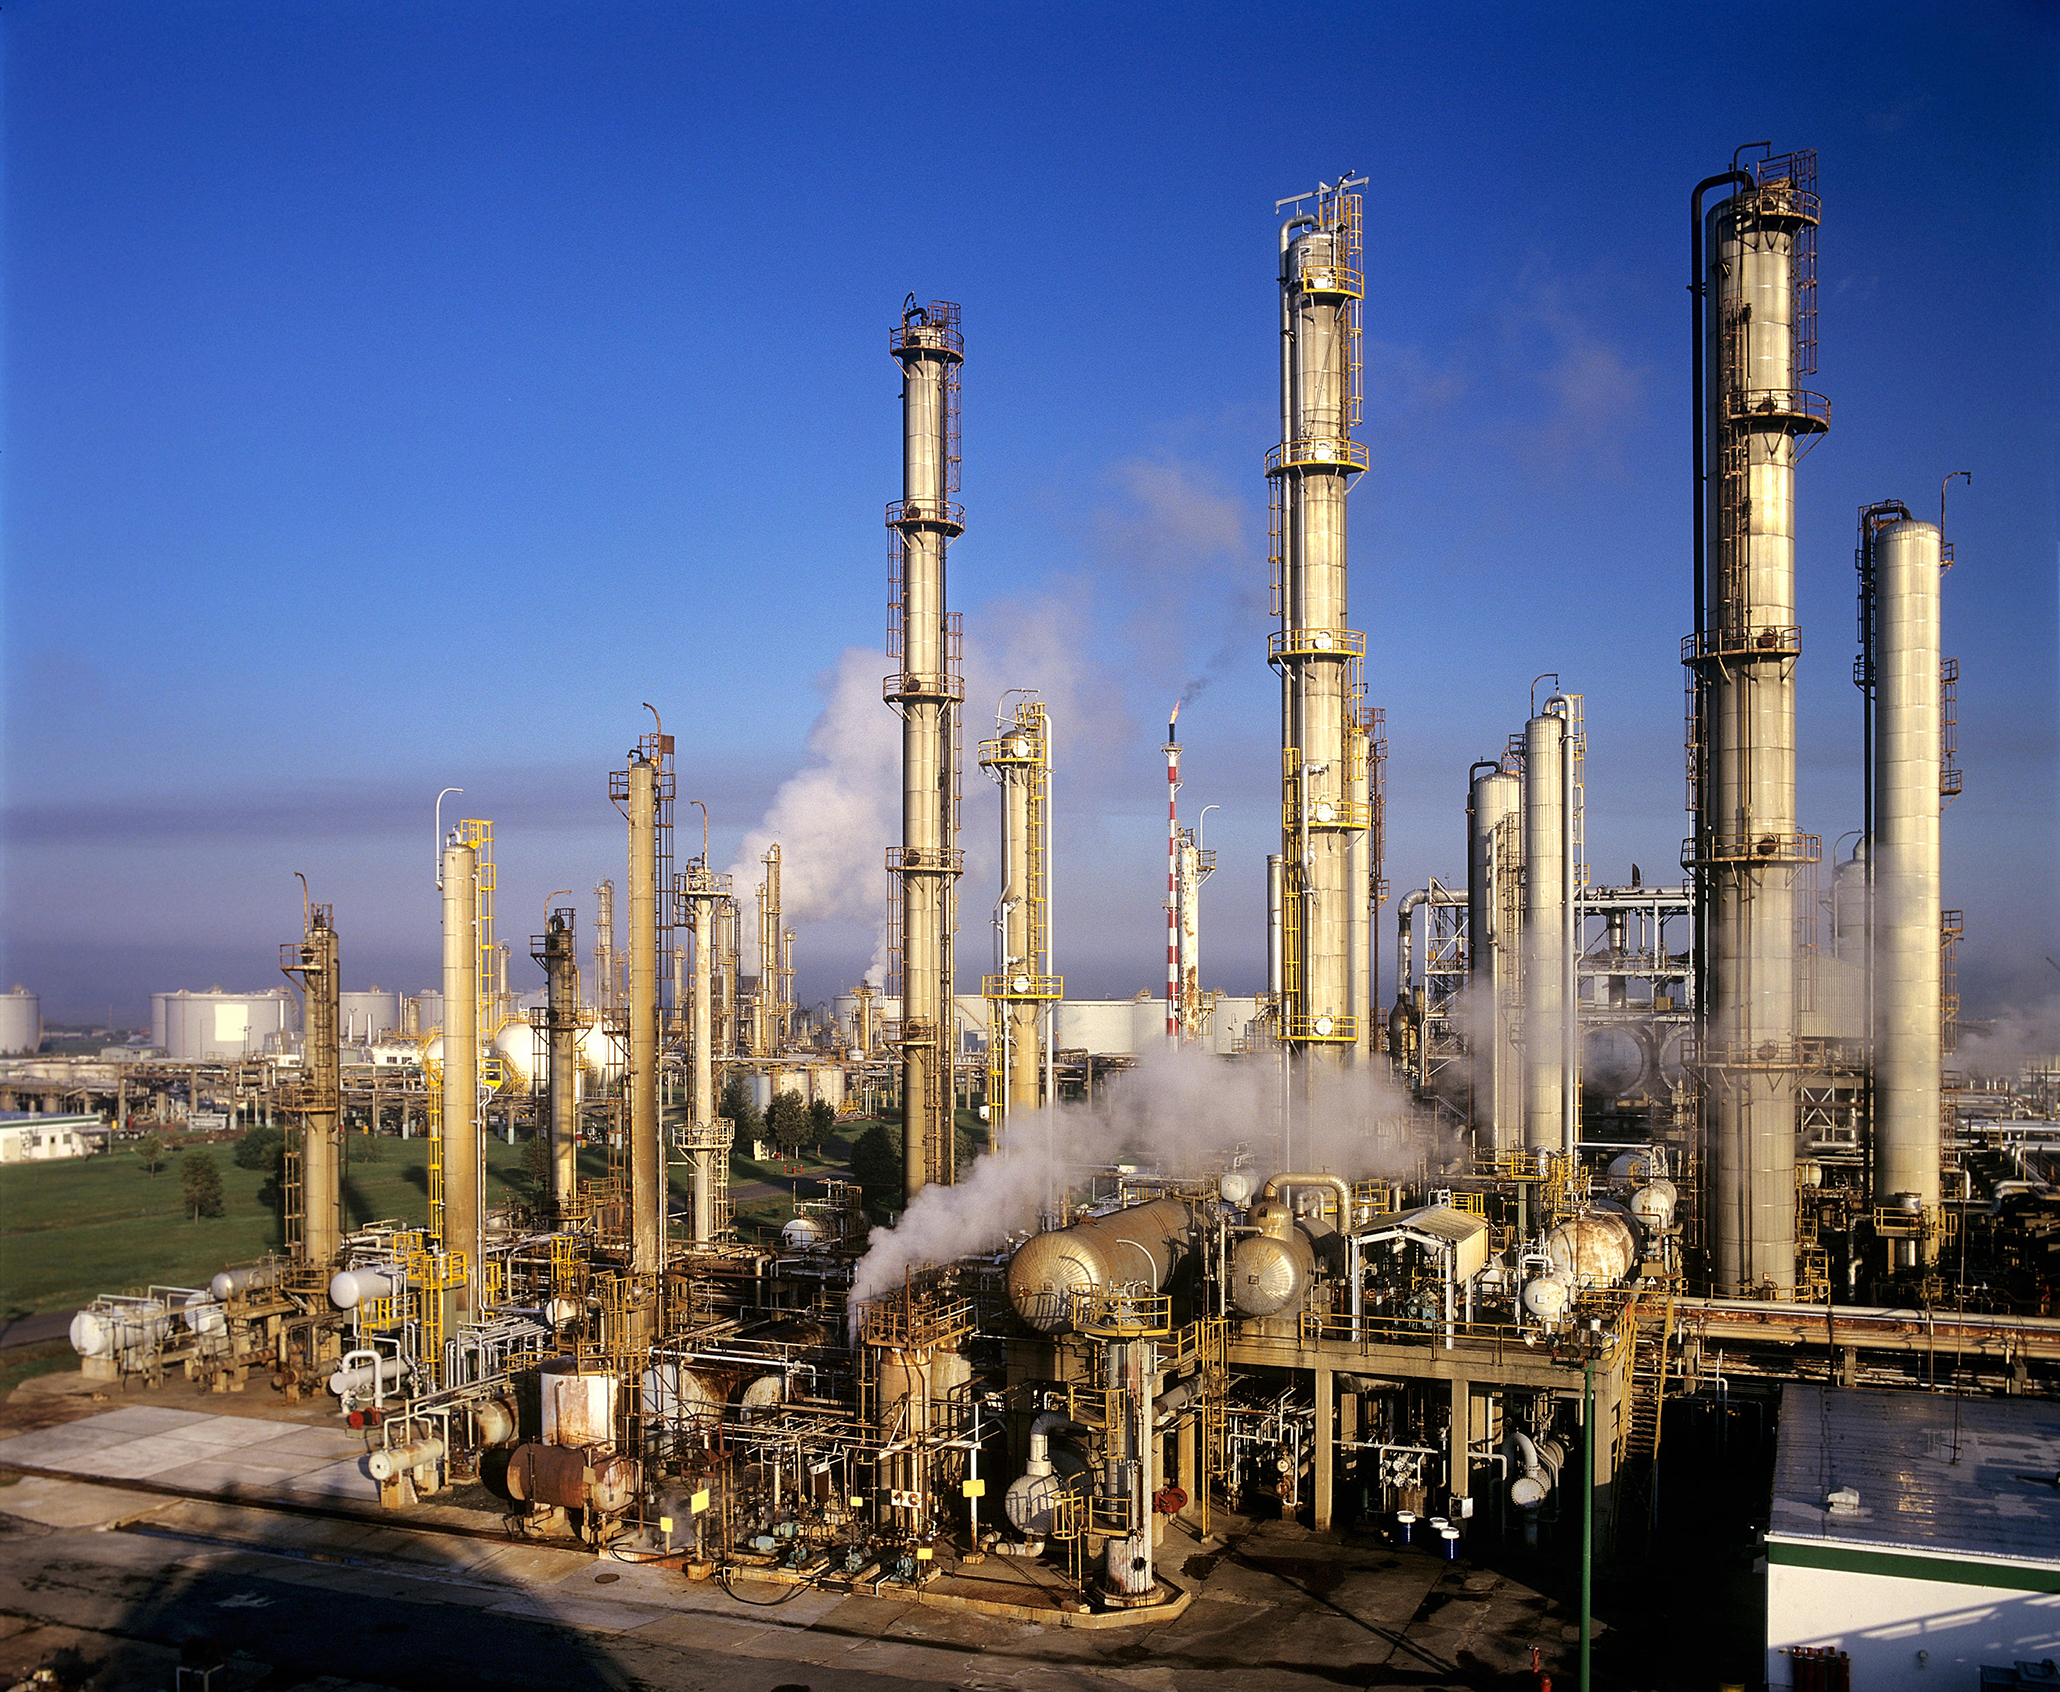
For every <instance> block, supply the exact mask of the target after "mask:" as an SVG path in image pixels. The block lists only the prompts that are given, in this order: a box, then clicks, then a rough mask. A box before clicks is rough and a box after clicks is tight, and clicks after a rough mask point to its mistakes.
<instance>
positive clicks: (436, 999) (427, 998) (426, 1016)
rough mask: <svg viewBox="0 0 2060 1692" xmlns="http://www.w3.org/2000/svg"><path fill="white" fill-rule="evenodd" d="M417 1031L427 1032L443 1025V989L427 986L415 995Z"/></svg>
mask: <svg viewBox="0 0 2060 1692" xmlns="http://www.w3.org/2000/svg"><path fill="white" fill-rule="evenodd" d="M414 997H415V1032H416V1033H417V1034H427V1033H428V1032H429V1031H430V1030H431V1029H432V1028H441V1027H442V1026H443V989H442V988H440V987H425V988H424V989H423V990H422V991H421V992H419V993H417V994H416V995H415V996H414Z"/></svg>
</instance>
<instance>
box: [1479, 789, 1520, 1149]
mask: <svg viewBox="0 0 2060 1692" xmlns="http://www.w3.org/2000/svg"><path fill="white" fill-rule="evenodd" d="M1469 774H1470V776H1471V780H1470V781H1469V783H1468V798H1467V808H1466V817H1467V888H1466V891H1467V901H1466V903H1467V947H1466V959H1467V998H1468V1003H1469V1006H1470V1011H1469V1021H1470V1023H1471V1030H1470V1032H1471V1047H1472V1058H1473V1112H1472V1115H1473V1125H1474V1133H1475V1145H1476V1146H1477V1147H1478V1148H1479V1149H1482V1150H1490V1149H1492V1150H1497V1151H1500V1150H1504V1149H1513V1148H1515V1147H1519V1146H1522V1145H1523V1144H1524V1133H1523V1086H1522V1082H1523V1046H1522V1040H1521V1032H1522V1019H1523V989H1522V975H1521V969H1522V952H1521V950H1520V948H1521V943H1522V942H1521V936H1522V933H1523V903H1522V889H1523V865H1524V852H1523V825H1522V820H1521V815H1520V813H1521V809H1522V803H1523V784H1522V782H1520V781H1519V780H1518V779H1517V776H1516V773H1515V771H1514V770H1511V769H1505V768H1504V767H1503V764H1502V763H1501V762H1500V761H1499V760H1498V761H1496V762H1492V763H1488V762H1483V763H1479V764H1476V765H1474V767H1473V769H1472V770H1471V771H1470V772H1469Z"/></svg>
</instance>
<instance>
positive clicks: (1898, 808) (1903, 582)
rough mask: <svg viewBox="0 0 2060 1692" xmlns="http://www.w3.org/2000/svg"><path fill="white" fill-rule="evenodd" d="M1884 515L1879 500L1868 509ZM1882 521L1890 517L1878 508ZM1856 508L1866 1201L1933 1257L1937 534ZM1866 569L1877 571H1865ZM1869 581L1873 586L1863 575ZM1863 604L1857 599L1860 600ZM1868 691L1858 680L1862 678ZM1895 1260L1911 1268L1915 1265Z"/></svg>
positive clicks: (1938, 988)
mask: <svg viewBox="0 0 2060 1692" xmlns="http://www.w3.org/2000/svg"><path fill="white" fill-rule="evenodd" d="M1875 509H1877V510H1878V509H1879V508H1875ZM1882 515H1883V516H1884V517H1886V516H1887V515H1888V514H1887V513H1886V512H1883V513H1882ZM1866 519H1867V514H1864V513H1863V515H1862V527H1861V535H1860V540H1861V560H1862V561H1861V578H1862V583H1863V590H1864V588H1866V587H1871V589H1872V592H1871V595H1868V596H1866V597H1870V598H1871V601H1872V604H1871V611H1872V618H1871V622H1872V629H1871V634H1872V639H1871V642H1870V643H1869V644H1870V646H1871V649H1872V650H1871V653H1870V654H1869V656H1871V658H1872V663H1871V664H1866V663H1865V660H1864V659H1863V665H1864V667H1865V669H1866V670H1867V672H1868V674H1869V678H1870V679H1871V681H1872V684H1873V685H1872V688H1871V695H1872V706H1873V733H1872V735H1871V737H1870V738H1871V739H1872V741H1873V755H1874V769H1873V777H1874V779H1873V815H1872V817H1871V818H1870V819H1869V828H1870V832H1871V838H1870V840H1869V843H1868V858H1869V861H1870V863H1871V865H1872V868H1873V882H1874V886H1873V896H1872V898H1871V899H1870V900H1869V901H1868V905H1869V909H1870V911H1871V912H1872V923H1871V929H1872V937H1871V943H1870V945H1869V947H1868V967H1869V969H1870V971H1871V976H1872V983H1873V988H1872V995H1871V997H1872V1000H1873V1006H1874V1014H1873V1023H1874V1026H1873V1050H1874V1202H1875V1203H1876V1204H1878V1205H1883V1206H1897V1205H1905V1204H1907V1203H1909V1201H1910V1200H1911V1199H1912V1198H1914V1199H1915V1200H1916V1202H1917V1203H1918V1204H1919V1205H1920V1206H1921V1207H1922V1209H1923V1210H1924V1212H1925V1213H1926V1214H1927V1220H1928V1221H1930V1222H1931V1223H1932V1224H1933V1225H1932V1226H1927V1227H1925V1228H1924V1229H1923V1230H1922V1231H1921V1235H1920V1238H1919V1239H1918V1240H1915V1241H1910V1242H1907V1243H1906V1242H1903V1241H1900V1240H1899V1241H1898V1242H1897V1244H1898V1245H1899V1246H1901V1247H1902V1248H1903V1250H1904V1252H1905V1254H1906V1255H1907V1256H1908V1257H1911V1258H1914V1257H1917V1256H1919V1255H1921V1256H1923V1257H1924V1259H1925V1261H1926V1262H1929V1261H1930V1257H1931V1254H1932V1253H1933V1251H1934V1250H1935V1242H1936V1239H1937V1232H1936V1226H1935V1221H1936V1217H1937V1212H1938V1206H1939V1157H1940V1151H1941V1147H1940V1129H1941V1124H1940V1116H1939V1069H1940V1065H1941V1064H1942V1062H1943V1061H1944V1050H1943V1048H1944V1038H1943V1026H1942V1020H1941V1016H1940V1003H1939V1000H1940V995H1941V992H1942V982H1941V952H1940V949H1939V903H1940V897H1939V882H1940V874H1939V812H1940V808H1941V797H1942V791H1943V783H1942V781H1941V773H1942V771H1943V769H1944V764H1945V758H1944V723H1943V717H1944V713H1943V710H1942V708H1941V704H1940V687H1939V676H1940V671H1941V662H1940V654H1939V587H1940V575H1939V572H1940V566H1941V547H1940V540H1939V532H1938V530H1937V529H1935V528H1933V527H1932V526H1931V524H1929V523H1919V522H1913V521H1911V520H1910V517H1909V514H1908V513H1907V512H1903V514H1902V520H1901V521H1899V522H1898V521H1888V522H1885V523H1882V524H1881V525H1879V526H1871V525H1869V524H1868V523H1867V520H1866ZM1870 565H1871V569H1870V568H1869V566H1870ZM1869 578H1871V580H1870V579H1869ZM1864 603H1865V599H1864V598H1863V605H1864ZM1863 685H1864V683H1863ZM1897 1267H1915V1263H1914V1262H1903V1263H1899V1264H1898V1265H1897Z"/></svg>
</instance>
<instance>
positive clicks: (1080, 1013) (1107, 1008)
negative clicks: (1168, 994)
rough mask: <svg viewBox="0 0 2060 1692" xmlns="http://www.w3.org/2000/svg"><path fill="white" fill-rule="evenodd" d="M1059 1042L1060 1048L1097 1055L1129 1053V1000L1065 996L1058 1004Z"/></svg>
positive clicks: (1162, 1031)
mask: <svg viewBox="0 0 2060 1692" xmlns="http://www.w3.org/2000/svg"><path fill="white" fill-rule="evenodd" d="M1057 1020H1058V1041H1059V1049H1060V1050H1061V1051H1076V1050H1086V1051H1089V1052H1093V1053H1096V1054H1102V1053H1108V1052H1129V1051H1135V1050H1136V1049H1137V1048H1136V1047H1134V1046H1133V1045H1131V1043H1130V1039H1131V1033H1130V1029H1131V1001H1130V1000H1128V999H1065V1000H1062V1001H1061V1002H1060V1004H1059V1013H1058V1019H1057ZM1165 1027H1166V1024H1165V1013H1164V1010H1163V1008H1162V1010H1161V1012H1160V1020H1159V1032H1160V1037H1161V1038H1162V1039H1163V1038H1164V1035H1165Z"/></svg>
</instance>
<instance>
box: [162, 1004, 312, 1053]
mask: <svg viewBox="0 0 2060 1692" xmlns="http://www.w3.org/2000/svg"><path fill="white" fill-rule="evenodd" d="M151 998H152V1001H153V1002H152V1005H151V1015H150V1025H151V1031H152V1033H153V1034H154V1033H156V1032H157V1029H158V1024H159V1017H160V1015H162V1018H163V1027H164V1038H163V1039H162V1040H160V1041H158V1042H157V1043H158V1044H160V1045H162V1046H163V1047H164V1049H165V1056H166V1057H167V1058H169V1059H171V1061H172V1062H174V1063H233V1062H236V1061H238V1060H240V1059H243V1058H246V1057H258V1056H260V1055H262V1054H263V1053H264V1052H266V1051H270V1050H277V1049H279V1047H280V1046H281V1044H282V1042H281V1039H280V1036H282V1035H285V1034H290V1033H292V1032H293V1030H294V1028H295V1027H296V1026H297V1023H298V1018H297V1016H296V1014H295V1012H296V1009H297V1007H296V1004H295V1001H294V997H293V994H292V992H291V991H290V990H289V989H288V988H285V987H275V988H273V989H272V990H271V991H269V992H264V993H225V992H223V991H222V990H221V988H219V987H210V988H209V989H208V990H207V991H206V992H205V993H187V992H179V993H156V994H152V995H151ZM160 1001H161V1002H162V1010H161V1011H160V1005H159V1002H160Z"/></svg>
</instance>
